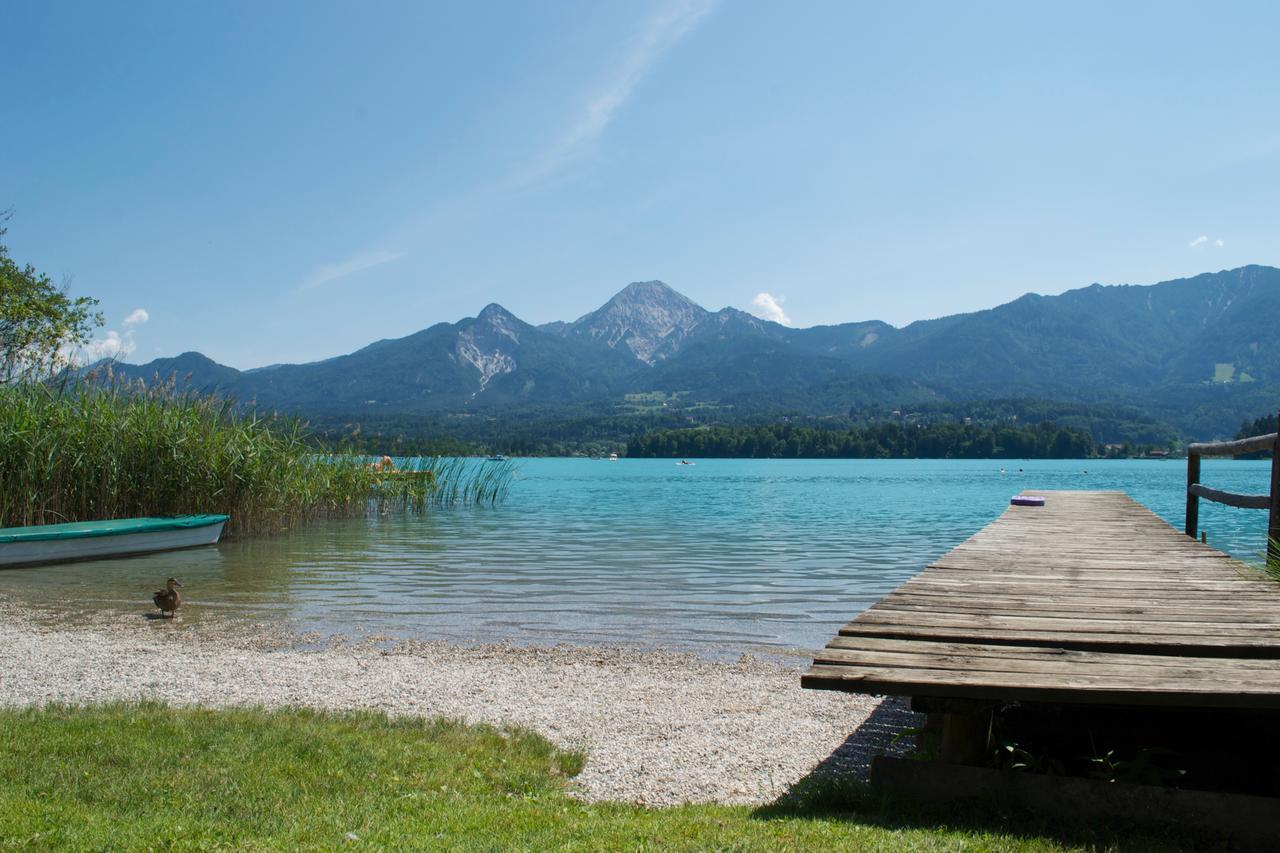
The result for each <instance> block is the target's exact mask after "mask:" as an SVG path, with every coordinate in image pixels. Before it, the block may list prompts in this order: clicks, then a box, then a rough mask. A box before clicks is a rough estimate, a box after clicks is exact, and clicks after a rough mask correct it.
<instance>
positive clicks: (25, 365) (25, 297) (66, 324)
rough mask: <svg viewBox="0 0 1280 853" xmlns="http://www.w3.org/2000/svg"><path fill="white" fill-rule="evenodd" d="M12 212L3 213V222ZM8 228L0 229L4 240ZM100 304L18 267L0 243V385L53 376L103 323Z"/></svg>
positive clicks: (36, 272)
mask: <svg viewBox="0 0 1280 853" xmlns="http://www.w3.org/2000/svg"><path fill="white" fill-rule="evenodd" d="M8 218H9V214H8V213H0V223H3V222H5V221H7V220H8ZM6 232H7V229H6V228H4V227H3V226H0V239H3V237H4V235H5V233H6ZM97 304H98V300H96V299H92V298H90V297H88V296H79V297H76V298H74V299H73V298H72V297H70V296H68V295H67V294H66V292H65V291H64V290H61V289H59V288H57V287H55V286H54V284H53V282H52V281H50V280H49V276H47V275H45V274H44V273H42V272H38V271H37V270H36V269H35V268H34V267H33V266H31V265H30V264H26V265H19V264H18V263H17V261H15V260H14V259H13V258H11V257H9V249H8V247H7V246H5V245H4V244H3V243H0V382H2V383H9V382H13V381H15V380H18V379H23V378H27V377H35V376H43V375H48V374H51V373H53V372H54V371H55V370H57V369H58V368H60V367H62V366H63V365H64V364H65V362H66V357H65V355H64V353H65V351H66V348H67V347H70V346H75V345H77V344H84V343H87V342H88V340H89V336H90V334H92V332H93V329H94V328H95V327H97V326H100V325H102V315H101V314H98V313H95V312H94V311H93V306H95V305H97Z"/></svg>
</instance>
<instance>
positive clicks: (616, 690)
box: [0, 602, 918, 806]
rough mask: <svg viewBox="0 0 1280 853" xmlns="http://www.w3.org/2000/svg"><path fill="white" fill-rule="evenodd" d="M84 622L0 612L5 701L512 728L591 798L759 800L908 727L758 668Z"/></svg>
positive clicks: (791, 670) (2, 608)
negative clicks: (436, 720)
mask: <svg viewBox="0 0 1280 853" xmlns="http://www.w3.org/2000/svg"><path fill="white" fill-rule="evenodd" d="M76 623H77V624H74V625H72V624H58V623H57V622H53V621H50V620H48V619H47V618H32V615H31V614H30V613H23V612H20V611H19V610H18V609H17V608H15V607H13V606H12V605H8V604H5V603H3V602H0V704H4V705H11V706H12V705H32V704H34V705H41V704H45V703H51V702H59V703H71V704H84V703H93V702H102V701H109V700H122V699H123V700H142V699H151V700H159V701H164V702H168V703H171V704H175V705H201V706H207V707H226V706H237V705H261V706H267V707H273V706H274V707H279V706H287V705H305V706H310V707H315V708H322V709H331V710H341V709H377V710H381V711H385V712H386V713H388V714H392V715H405V714H413V715H419V716H433V715H442V716H445V717H450V718H456V719H462V720H466V721H468V722H484V723H492V724H497V725H504V724H513V725H518V726H523V727H526V728H529V729H532V730H534V731H537V732H539V733H541V734H542V735H544V736H545V737H547V738H548V739H550V740H551V741H552V742H553V743H556V744H558V745H560V746H563V747H566V748H573V749H583V750H585V751H586V753H587V763H586V767H585V768H584V769H583V772H582V773H581V774H579V775H578V776H577V777H576V778H575V779H574V780H573V782H572V783H571V784H572V792H573V793H574V795H575V796H578V797H581V798H583V799H586V800H593V801H595V800H621V801H627V802H634V803H641V804H646V805H651V806H667V805H675V804H679V803H686V802H719V803H737V804H764V803H769V802H772V801H774V800H775V799H777V798H778V797H779V796H782V795H784V794H785V793H786V792H787V791H788V790H789V789H790V788H791V787H792V786H794V785H795V784H796V783H797V782H798V781H800V780H801V779H803V778H804V777H806V776H808V775H809V774H812V773H852V774H855V775H858V776H865V775H866V773H867V770H868V767H869V764H870V760H871V757H872V756H873V755H875V754H877V753H879V752H882V751H894V750H895V747H894V746H893V745H892V743H891V742H892V739H893V737H894V735H895V734H897V733H899V732H901V731H904V730H905V729H907V728H909V727H912V726H915V725H918V719H917V715H915V714H913V713H912V712H910V711H909V710H907V709H906V707H905V705H904V703H902V702H901V701H900V700H895V699H884V700H882V699H880V698H878V697H870V696H859V695H853V694H843V693H832V692H827V691H812V690H801V689H800V672H801V669H800V668H799V667H798V666H797V665H795V664H791V665H788V664H785V663H774V662H770V661H763V660H759V659H757V658H753V657H750V656H744V657H743V658H742V659H741V660H738V661H736V662H732V663H724V662H719V661H713V660H707V659H704V658H700V657H698V656H697V655H694V654H691V653H684V652H675V651H662V650H635V649H628V648H607V647H595V648H584V647H580V646H571V645H558V646H531V647H523V646H514V645H508V644H494V645H484V646H460V645H453V644H449V643H445V642H442V641H405V642H399V643H394V641H393V644H391V645H388V639H387V638H383V637H372V638H367V639H366V640H363V641H361V642H356V643H352V642H329V643H328V644H324V645H322V646H321V647H320V648H310V649H308V650H298V649H297V648H296V641H297V640H298V638H297V637H287V636H285V635H284V634H283V633H282V632H280V631H274V632H272V631H268V630H263V631H258V630H255V629H247V628H246V627H243V626H227V625H216V624H215V625H211V624H210V623H209V622H208V621H206V620H201V622H200V624H199V625H192V626H190V627H188V626H184V625H183V623H182V616H181V614H180V615H179V617H178V619H177V620H174V622H168V620H166V624H163V625H154V624H152V623H151V622H149V621H148V620H145V619H144V618H143V616H142V615H141V614H139V615H132V614H131V615H126V616H118V617H105V616H103V617H97V618H94V617H89V616H85V617H82V618H77V620H76ZM904 740H906V739H904Z"/></svg>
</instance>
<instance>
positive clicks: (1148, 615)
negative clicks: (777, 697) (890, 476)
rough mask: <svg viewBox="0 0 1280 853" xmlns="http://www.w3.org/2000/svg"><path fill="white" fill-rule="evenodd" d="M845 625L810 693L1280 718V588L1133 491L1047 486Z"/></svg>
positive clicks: (808, 679) (807, 683) (808, 681)
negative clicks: (1174, 523)
mask: <svg viewBox="0 0 1280 853" xmlns="http://www.w3.org/2000/svg"><path fill="white" fill-rule="evenodd" d="M1035 494H1042V495H1044V496H1045V498H1046V501H1045V505H1044V506H1043V507H1024V506H1011V507H1009V508H1008V509H1007V510H1006V511H1005V512H1004V514H1003V515H1002V516H1000V518H999V519H997V520H996V521H994V522H993V523H992V524H990V525H989V526H987V527H986V528H984V529H983V530H981V531H979V532H978V533H977V534H975V535H974V536H973V537H972V538H970V539H968V540H967V541H965V542H964V543H963V544H961V545H960V546H959V547H957V548H955V549H954V550H953V551H951V552H950V553H948V554H946V555H945V556H943V557H941V558H940V559H938V561H937V562H935V563H933V564H932V565H930V566H929V567H928V568H927V569H926V570H925V571H924V572H923V573H921V574H920V575H918V576H917V577H915V578H914V579H912V580H910V581H908V582H907V583H905V584H903V585H902V586H900V587H898V589H897V590H895V591H894V592H892V593H890V594H889V595H888V596H887V597H885V598H884V599H883V600H881V601H880V602H879V603H877V604H876V605H874V606H873V607H871V608H870V609H869V610H867V611H865V612H864V613H862V614H860V615H859V616H858V617H857V618H855V619H854V620H853V621H852V622H850V623H849V624H848V625H846V626H844V627H843V628H841V629H840V633H839V635H838V636H837V637H836V638H835V639H834V640H832V641H831V642H830V643H829V644H828V645H827V647H826V648H825V649H823V650H822V651H820V652H818V654H817V655H816V656H815V659H814V663H813V666H812V667H811V668H810V669H809V670H808V672H807V673H806V674H805V675H804V676H803V678H802V681H801V683H802V685H803V686H804V687H809V688H816V689H824V690H844V691H850V692H855V693H873V694H887V695H897V696H911V697H934V698H937V699H945V700H962V701H963V700H979V701H983V702H992V701H995V702H1006V701H1015V700H1017V701H1033V702H1069V703H1089V704H1103V705H1123V706H1133V705H1143V706H1176V707H1183V708H1241V709H1244V708H1253V709H1280V584H1277V583H1276V582H1275V581H1272V580H1270V579H1268V578H1266V577H1265V576H1263V575H1262V574H1261V573H1260V572H1259V570H1258V569H1256V568H1253V567H1250V566H1247V565H1245V564H1243V563H1241V562H1239V561H1237V560H1234V559H1232V558H1230V557H1228V556H1227V555H1226V554H1223V553H1222V552H1220V551H1217V550H1215V549H1213V548H1211V547H1209V546H1207V545H1203V544H1201V543H1200V542H1198V541H1196V540H1195V539H1193V538H1191V537H1189V536H1185V535H1183V534H1182V533H1180V532H1178V531H1175V530H1174V529H1173V528H1172V527H1170V526H1169V525H1168V524H1166V523H1165V522H1164V521H1163V520H1161V519H1160V518H1159V517H1158V516H1156V515H1155V514H1154V513H1152V512H1151V511H1150V510H1148V509H1146V508H1145V507H1143V506H1142V505H1141V504H1138V503H1137V502H1135V501H1133V500H1131V499H1130V498H1128V497H1127V496H1126V495H1125V494H1124V493H1123V492H1080V491H1077V492H1065V491H1063V492H1055V491H1045V492H1036V493H1035Z"/></svg>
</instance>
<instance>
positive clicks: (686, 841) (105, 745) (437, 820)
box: [0, 704, 1097, 851]
mask: <svg viewBox="0 0 1280 853" xmlns="http://www.w3.org/2000/svg"><path fill="white" fill-rule="evenodd" d="M584 760H585V756H583V755H582V754H581V753H579V752H568V751H565V750H561V749H557V748H556V747H554V746H552V745H551V744H549V743H548V742H547V741H546V740H544V739H543V738H541V737H539V736H537V735H535V734H533V733H531V732H528V731H526V730H522V729H513V728H494V727H491V726H467V725H464V724H462V723H458V722H453V721H447V720H441V719H430V720H422V719H416V718H403V717H402V718H396V719H388V718H387V717H386V716H384V715H382V714H377V713H367V712H366V713H343V714H330V713H322V712H317V711H309V710H302V709H285V710H279V711H264V710H255V709H239V710H217V711H214V710H205V709H199V708H185V709H178V708H167V707H164V706H161V705H156V704H143V705H108V706H96V707H88V708H71V707H60V706H49V707H44V708H28V709H3V710H0V847H3V848H6V849H8V848H9V847H13V848H17V849H34V850H54V849H63V850H138V849H148V850H156V849H163V850H171V849H179V850H210V849H232V850H299V849H305V850H312V849H324V850H330V849H339V848H346V847H350V848H352V849H371V850H389V849H391V850H399V849H444V850H550V849H556V850H562V849H568V850H657V849H661V850H742V851H757V850H758V851H774V850H890V849H892V850H900V849H910V850H959V849H981V850H1027V851H1031V850H1035V851H1040V850H1062V849H1066V848H1067V845H1065V844H1063V843H1062V842H1060V841H1057V840H1055V839H1054V837H1053V836H1052V835H1051V834H1049V833H1051V832H1052V829H1050V828H1047V827H1040V826H1038V825H1035V824H1033V825H1031V826H1029V827H1015V829H1014V830H1013V831H1011V830H1010V829H1008V828H1006V827H1007V825H1008V824H1009V821H1008V820H1007V819H1001V818H999V817H995V818H991V819H989V822H988V823H987V824H986V825H985V826H984V825H982V824H981V823H979V824H978V825H976V826H975V825H973V824H974V821H973V820H972V819H970V820H968V821H967V826H968V828H963V827H965V826H966V821H965V820H963V819H957V818H955V817H953V818H951V819H947V820H943V821H937V820H934V821H933V822H929V821H928V819H927V818H926V819H924V820H922V821H920V822H919V823H917V824H916V825H912V824H911V823H910V822H905V821H903V820H902V819H900V818H897V817H895V816H894V814H893V813H886V812H883V811H881V810H880V809H879V807H877V806H876V805H875V804H873V803H872V802H871V801H870V798H869V797H867V796H865V793H864V792H865V788H864V786H861V785H859V784H858V783H852V784H849V783H845V784H843V785H839V786H830V785H823V786H814V785H810V786H809V789H810V790H811V796H806V797H805V798H803V800H801V799H800V798H793V799H789V800H787V801H786V802H785V803H783V804H781V805H780V806H779V807H777V808H773V809H761V810H758V811H756V812H753V811H751V810H750V809H748V808H744V807H730V806H714V805H713V806H683V807H680V808H673V809H646V808H643V807H641V806H635V805H629V804H623V803H590V802H583V801H580V800H577V799H573V798H571V797H570V796H568V794H567V793H566V788H567V784H568V781H567V780H568V778H569V777H571V776H573V775H574V774H576V773H577V772H578V771H579V770H580V769H581V768H582V767H583V764H584ZM854 808H856V809H857V811H856V812H855V811H853V809H854ZM970 811H971V810H970ZM956 824H960V825H961V827H962V828H956ZM1079 829H1082V830H1084V831H1083V832H1082V833H1081V832H1074V833H1071V835H1074V836H1076V837H1080V836H1081V835H1083V837H1082V838H1081V839H1080V840H1081V841H1083V842H1084V843H1088V842H1089V840H1091V839H1093V838H1095V837H1096V833H1097V830H1096V828H1095V827H1081V828H1079Z"/></svg>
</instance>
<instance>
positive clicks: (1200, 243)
mask: <svg viewBox="0 0 1280 853" xmlns="http://www.w3.org/2000/svg"><path fill="white" fill-rule="evenodd" d="M1187 245H1188V246H1189V247H1191V248H1192V249H1204V248H1207V247H1208V246H1213V247H1215V248H1218V249H1221V248H1222V247H1223V246H1225V245H1227V244H1226V242H1225V241H1224V240H1223V239H1222V238H1221V237H1214V238H1211V237H1210V236H1209V235H1208V234H1201V235H1200V236H1199V237H1197V238H1195V239H1194V240H1192V241H1191V242H1190V243H1188V244H1187Z"/></svg>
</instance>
